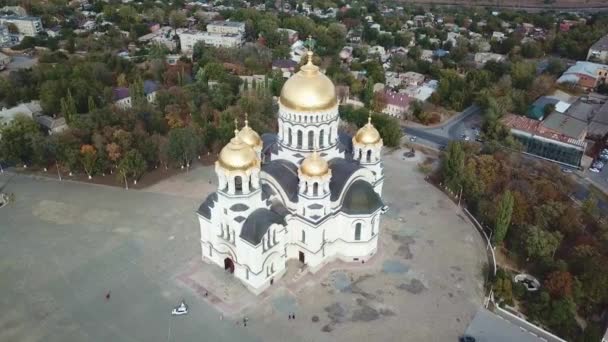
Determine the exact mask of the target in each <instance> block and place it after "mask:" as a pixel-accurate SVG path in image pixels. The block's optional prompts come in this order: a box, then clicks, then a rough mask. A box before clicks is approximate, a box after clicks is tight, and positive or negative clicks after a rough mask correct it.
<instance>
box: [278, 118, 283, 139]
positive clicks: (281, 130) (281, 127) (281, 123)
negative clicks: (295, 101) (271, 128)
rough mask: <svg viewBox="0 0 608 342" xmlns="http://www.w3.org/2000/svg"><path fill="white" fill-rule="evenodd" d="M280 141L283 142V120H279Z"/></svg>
mask: <svg viewBox="0 0 608 342" xmlns="http://www.w3.org/2000/svg"><path fill="white" fill-rule="evenodd" d="M279 140H281V141H282V140H283V120H281V119H279Z"/></svg>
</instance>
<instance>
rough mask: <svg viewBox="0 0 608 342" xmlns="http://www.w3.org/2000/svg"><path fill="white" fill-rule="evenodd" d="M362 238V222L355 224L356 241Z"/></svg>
mask: <svg viewBox="0 0 608 342" xmlns="http://www.w3.org/2000/svg"><path fill="white" fill-rule="evenodd" d="M359 240H361V222H358V223H357V224H356V225H355V241H359Z"/></svg>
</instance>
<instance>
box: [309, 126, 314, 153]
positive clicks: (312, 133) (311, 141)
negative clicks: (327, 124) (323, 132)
mask: <svg viewBox="0 0 608 342" xmlns="http://www.w3.org/2000/svg"><path fill="white" fill-rule="evenodd" d="M314 145H315V132H313V131H308V149H309V150H312V149H313V147H314Z"/></svg>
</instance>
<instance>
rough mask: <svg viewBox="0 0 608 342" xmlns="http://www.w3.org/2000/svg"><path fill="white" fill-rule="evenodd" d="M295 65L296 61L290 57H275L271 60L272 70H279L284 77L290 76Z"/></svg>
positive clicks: (296, 64)
mask: <svg viewBox="0 0 608 342" xmlns="http://www.w3.org/2000/svg"><path fill="white" fill-rule="evenodd" d="M297 66H298V63H296V62H295V61H293V60H291V59H275V60H274V61H272V70H280V71H281V72H282V74H283V77H285V78H288V77H291V74H292V73H293V72H294V71H295V70H296V67H297Z"/></svg>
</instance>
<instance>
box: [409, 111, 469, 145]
mask: <svg viewBox="0 0 608 342" xmlns="http://www.w3.org/2000/svg"><path fill="white" fill-rule="evenodd" d="M480 113H481V108H479V107H478V106H476V105H472V106H470V107H468V108H466V109H465V110H464V111H462V112H460V113H458V114H456V116H454V117H452V118H451V119H449V120H448V121H446V122H445V123H443V124H441V125H438V126H434V127H431V128H424V127H411V126H403V127H402V128H403V132H404V133H405V134H406V135H409V136H415V137H416V138H417V140H416V142H417V143H419V144H422V145H426V146H429V147H432V148H439V147H441V146H445V145H447V144H448V143H449V142H450V141H452V140H458V139H461V138H462V135H463V134H464V135H467V136H468V137H470V138H471V139H474V138H475V133H474V131H473V127H474V126H477V127H479V126H480V124H481V117H480V115H479V114H480Z"/></svg>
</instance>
